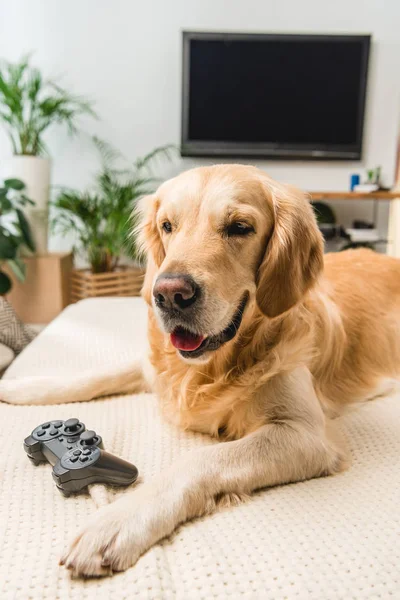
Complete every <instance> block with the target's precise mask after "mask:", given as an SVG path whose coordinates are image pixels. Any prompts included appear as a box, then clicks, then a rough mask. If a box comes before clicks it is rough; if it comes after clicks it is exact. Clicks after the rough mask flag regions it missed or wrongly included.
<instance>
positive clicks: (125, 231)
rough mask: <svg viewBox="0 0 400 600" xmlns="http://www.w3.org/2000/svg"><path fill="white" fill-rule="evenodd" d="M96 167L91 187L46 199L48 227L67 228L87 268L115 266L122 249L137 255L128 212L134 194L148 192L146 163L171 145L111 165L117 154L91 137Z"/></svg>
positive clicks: (149, 176)
mask: <svg viewBox="0 0 400 600" xmlns="http://www.w3.org/2000/svg"><path fill="white" fill-rule="evenodd" d="M94 142H95V145H96V147H97V150H98V151H99V153H100V159H101V168H100V171H99V172H98V173H97V175H96V176H95V179H94V185H93V186H92V188H91V189H89V190H86V191H83V192H80V191H77V190H71V189H62V190H61V191H60V193H59V194H58V196H57V198H56V200H55V201H54V202H53V203H52V207H53V217H52V219H51V225H52V228H53V231H55V232H57V233H59V234H61V235H67V234H71V233H72V234H73V236H74V238H75V245H74V251H75V252H84V254H85V256H86V258H87V260H88V262H89V264H90V267H91V270H92V272H93V273H104V272H109V271H113V270H115V269H116V268H117V266H118V264H119V261H120V259H121V257H122V256H123V255H127V256H128V257H130V258H133V259H137V253H136V245H135V239H134V238H133V237H132V235H131V230H132V226H133V222H132V212H133V209H134V207H135V204H136V202H137V200H138V199H139V198H140V197H141V196H143V195H145V194H148V193H151V192H152V191H153V190H154V187H155V186H156V184H157V182H158V179H157V178H156V177H154V175H153V174H152V171H151V166H152V164H153V163H154V161H155V160H156V159H157V158H160V157H164V158H170V157H171V152H172V146H162V147H159V148H156V149H155V150H153V151H152V152H150V153H149V154H147V155H146V156H144V157H143V158H139V159H137V160H136V161H135V163H134V164H133V166H132V167H129V168H122V169H121V168H117V161H121V159H122V156H121V155H120V154H119V153H118V152H117V151H115V150H114V149H113V148H112V147H111V146H110V145H109V144H107V143H105V142H104V141H101V140H99V139H98V138H94Z"/></svg>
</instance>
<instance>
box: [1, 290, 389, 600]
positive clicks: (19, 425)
mask: <svg viewBox="0 0 400 600" xmlns="http://www.w3.org/2000/svg"><path fill="white" fill-rule="evenodd" d="M145 329H146V309H145V306H144V304H143V302H142V300H141V299H138V298H137V299H134V298H126V299H125V298H104V299H91V300H84V301H82V302H80V303H78V304H75V305H72V306H69V307H68V308H67V309H66V310H65V311H64V312H63V313H62V314H61V315H60V316H59V317H58V318H57V319H56V320H55V321H54V322H53V323H51V324H50V325H49V326H48V327H47V328H46V329H45V330H44V331H43V332H42V333H41V334H39V336H38V337H37V338H36V339H35V340H34V341H33V342H32V343H31V344H30V345H29V346H28V347H27V348H26V349H25V350H24V351H23V352H22V353H21V354H20V355H19V356H18V357H17V359H16V360H15V361H14V363H13V364H12V365H11V367H10V368H9V370H8V371H7V373H6V377H23V376H27V375H35V374H37V375H48V374H52V373H53V374H65V375H71V376H73V375H74V374H75V373H77V372H82V371H83V370H84V369H85V368H92V367H94V366H96V365H97V366H98V367H99V368H102V367H103V366H106V365H107V367H109V366H110V365H115V366H117V365H118V364H119V363H121V362H122V361H124V362H125V361H126V360H129V359H132V360H133V359H134V358H135V356H137V355H138V353H140V352H141V351H142V348H143V347H144V344H145ZM399 400H400V398H399V396H398V394H397V395H396V394H394V395H393V396H391V397H386V398H384V399H380V400H377V401H374V402H370V403H367V404H365V405H363V406H360V407H359V408H357V409H356V410H354V411H351V412H349V413H348V414H347V415H346V416H345V417H342V418H341V419H340V427H341V428H342V430H343V432H344V434H345V435H346V437H347V438H348V440H349V444H350V448H351V453H352V457H353V464H352V466H351V467H350V469H349V470H348V471H346V472H344V473H342V474H340V475H337V476H335V477H326V478H320V479H314V480H311V481H307V482H302V483H297V484H293V485H286V486H280V487H276V488H272V489H267V490H263V491H260V492H258V493H256V494H255V495H254V496H253V497H252V498H251V499H250V500H249V501H248V502H246V503H245V504H243V505H241V506H239V507H234V508H228V509H224V510H221V511H220V512H218V513H216V514H214V515H211V516H208V517H205V518H202V519H197V520H195V521H193V522H191V523H188V524H185V525H183V526H181V527H179V529H178V530H177V531H176V532H175V533H174V534H173V535H171V536H170V537H168V538H167V539H165V540H163V541H162V542H161V543H159V544H157V545H156V546H154V547H153V548H152V549H151V550H149V551H148V552H147V553H146V554H144V555H143V556H142V557H141V558H140V559H139V561H138V563H137V564H136V565H135V566H134V567H133V568H131V569H129V570H128V571H126V572H124V573H120V574H117V575H114V576H113V577H110V578H106V579H99V580H88V581H82V580H72V579H71V578H70V575H69V572H68V571H66V570H65V569H64V568H62V567H59V566H58V559H59V557H60V555H61V553H62V551H63V549H64V547H65V546H66V544H67V542H68V541H69V540H70V539H71V537H72V536H73V535H74V533H75V532H76V531H77V530H78V529H79V528H81V527H82V526H84V524H85V522H86V520H87V517H88V515H90V514H92V513H93V511H94V510H95V507H96V505H99V504H101V503H103V502H107V501H110V500H112V499H113V498H114V496H115V495H116V494H117V493H118V494H119V493H124V492H120V491H118V492H111V491H110V492H107V493H106V492H103V489H104V488H102V486H94V487H93V488H92V490H91V493H90V494H88V495H79V496H76V497H70V498H64V497H62V496H61V495H60V493H59V492H58V491H57V489H56V487H55V485H54V483H53V481H52V477H51V466H50V465H48V464H43V465H39V466H38V467H34V466H33V465H31V463H30V462H29V460H28V459H27V457H26V455H25V453H24V451H23V448H22V442H23V439H24V437H25V436H27V435H28V434H29V433H30V432H31V430H32V429H33V428H34V427H35V426H36V425H38V424H40V423H42V422H44V421H46V420H47V419H58V418H60V419H66V418H68V417H78V418H79V419H81V420H82V421H83V422H84V423H86V425H87V427H90V428H94V429H95V430H97V431H98V432H99V433H101V435H102V436H103V439H104V443H105V446H106V448H107V449H108V450H109V451H110V452H112V453H114V454H117V455H118V456H121V457H122V458H125V459H127V460H129V461H131V462H133V463H134V464H136V466H137V467H138V469H139V471H140V473H141V475H142V477H143V478H144V479H148V478H149V477H151V476H153V475H157V473H158V472H160V471H164V470H165V469H166V468H167V467H168V465H169V464H171V463H172V462H173V461H174V460H175V459H176V458H177V457H178V456H179V455H181V454H183V453H185V452H187V451H188V450H189V449H192V448H194V447H196V446H201V445H202V444H210V443H214V442H213V441H212V440H211V439H210V438H208V437H207V436H202V435H199V434H192V433H184V432H181V431H180V430H178V429H175V428H174V427H173V426H169V425H167V424H166V423H165V422H163V420H162V418H161V416H160V414H159V409H158V404H157V399H156V398H155V397H154V396H153V395H150V394H142V395H137V396H123V397H122V396H121V397H116V398H109V399H103V400H97V401H92V402H84V403H79V404H71V405H59V406H49V407H33V406H32V407H31V406H25V407H24V406H9V405H6V404H1V403H0V419H1V423H2V427H1V429H0V436H1V448H2V451H1V454H0V456H1V459H0V460H1V463H2V464H1V465H0V474H1V475H0V527H1V529H0V531H1V540H0V597H1V598H2V599H3V598H4V599H10V600H11V599H13V600H14V599H20V600H26V599H27V598H30V599H36V598H37V599H39V598H40V599H46V600H47V599H48V600H54V599H58V598H60V599H63V600H64V599H67V598H79V600H84V599H91V598H97V599H103V598H104V599H107V600H108V599H109V598H114V599H123V598H127V599H128V598H129V599H133V598H138V599H140V600H142V599H154V600H155V599H157V600H158V599H164V598H166V599H168V598H172V599H173V598H178V599H180V600H190V599H196V600H197V599H205V600H209V599H212V598H219V599H220V598H222V599H225V598H234V599H236V598H249V599H260V600H261V599H262V600H264V599H267V600H278V599H282V600H283V599H285V598H286V599H290V600H291V599H307V600H309V599H315V600H321V599H324V600H329V599H332V600H334V599H335V600H337V599H339V598H340V599H343V600H347V599H348V598H357V599H363V598H371V599H372V598H383V599H385V598H394V597H399V595H400V581H399V564H400V544H399V539H398V536H399V531H400V522H399V521H400V510H399V505H400V502H399V500H400V471H399V460H400V459H399V456H400V401H399ZM171 485H174V482H173V481H171Z"/></svg>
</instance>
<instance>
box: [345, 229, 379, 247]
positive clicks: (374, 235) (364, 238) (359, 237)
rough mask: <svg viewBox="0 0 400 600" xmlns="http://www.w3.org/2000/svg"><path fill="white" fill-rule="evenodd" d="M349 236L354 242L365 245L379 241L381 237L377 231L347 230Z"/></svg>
mask: <svg viewBox="0 0 400 600" xmlns="http://www.w3.org/2000/svg"><path fill="white" fill-rule="evenodd" d="M346 233H347V235H349V236H350V238H351V241H352V242H356V243H360V244H361V243H364V242H370V243H371V244H373V243H376V242H378V241H379V235H378V230H377V229H352V228H348V229H346Z"/></svg>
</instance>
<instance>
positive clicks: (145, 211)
mask: <svg viewBox="0 0 400 600" xmlns="http://www.w3.org/2000/svg"><path fill="white" fill-rule="evenodd" d="M159 204H160V202H159V200H158V199H157V196H156V195H155V194H151V195H149V196H144V197H143V198H141V200H140V201H139V202H138V205H137V209H136V210H135V213H134V221H135V226H134V230H133V235H134V236H135V238H136V244H137V248H138V252H139V254H142V255H145V256H146V275H145V278H144V283H143V287H142V296H143V298H144V299H145V300H146V302H148V303H149V304H150V303H151V288H152V285H153V280H154V275H155V272H156V270H157V269H158V268H159V266H160V265H161V263H162V261H163V260H164V258H165V251H164V247H163V245H162V242H161V238H160V235H159V232H158V228H157V212H158V208H159Z"/></svg>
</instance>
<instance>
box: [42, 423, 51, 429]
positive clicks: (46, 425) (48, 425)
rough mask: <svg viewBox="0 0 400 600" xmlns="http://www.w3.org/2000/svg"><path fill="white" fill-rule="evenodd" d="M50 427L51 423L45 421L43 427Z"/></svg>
mask: <svg viewBox="0 0 400 600" xmlns="http://www.w3.org/2000/svg"><path fill="white" fill-rule="evenodd" d="M49 427H50V423H45V424H44V425H42V429H48V428H49Z"/></svg>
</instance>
